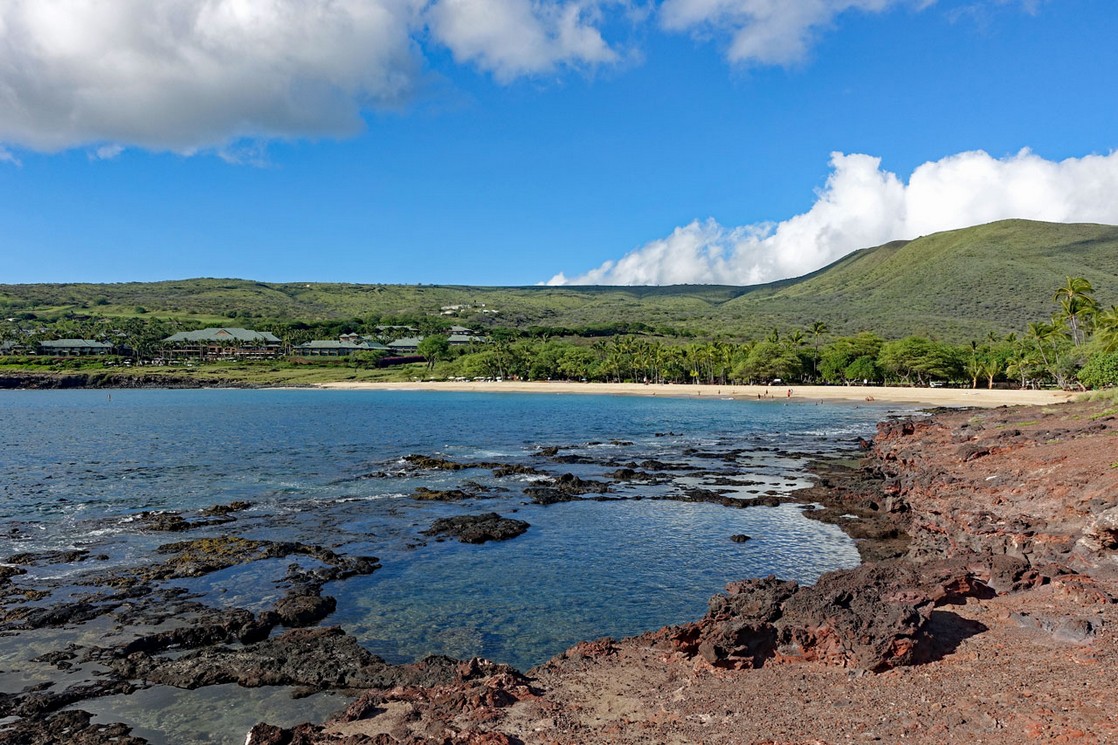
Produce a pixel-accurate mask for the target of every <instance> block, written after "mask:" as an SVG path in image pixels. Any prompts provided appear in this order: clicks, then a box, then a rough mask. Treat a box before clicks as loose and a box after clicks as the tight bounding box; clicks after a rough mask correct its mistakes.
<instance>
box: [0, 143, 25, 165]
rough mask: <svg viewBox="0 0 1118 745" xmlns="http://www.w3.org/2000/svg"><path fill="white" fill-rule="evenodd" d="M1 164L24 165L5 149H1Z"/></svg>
mask: <svg viewBox="0 0 1118 745" xmlns="http://www.w3.org/2000/svg"><path fill="white" fill-rule="evenodd" d="M0 163H11V164H12V165H15V166H21V165H23V164H22V163H21V162H20V160H19V158H17V157H16V156H14V155H12V152H11V151H10V150H8V149H7V148H5V147H0Z"/></svg>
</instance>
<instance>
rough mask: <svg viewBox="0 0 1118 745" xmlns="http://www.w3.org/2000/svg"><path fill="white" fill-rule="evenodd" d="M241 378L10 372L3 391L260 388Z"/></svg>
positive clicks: (1, 380) (0, 380) (0, 379)
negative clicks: (205, 378) (203, 378)
mask: <svg viewBox="0 0 1118 745" xmlns="http://www.w3.org/2000/svg"><path fill="white" fill-rule="evenodd" d="M258 387H259V386H256V385H251V384H246V383H244V382H242V381H237V380H223V379H207V380H200V379H198V378H197V377H194V376H191V375H189V374H187V373H183V374H143V373H125V372H113V371H110V370H103V371H93V372H83V371H79V372H67V373H56V372H6V373H0V390H58V389H75V388H95V389H101V388H107V389H135V388H174V389H185V388H258Z"/></svg>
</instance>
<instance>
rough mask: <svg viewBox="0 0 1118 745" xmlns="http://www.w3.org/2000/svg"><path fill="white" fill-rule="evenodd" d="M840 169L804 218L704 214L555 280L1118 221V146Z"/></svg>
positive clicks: (748, 266)
mask: <svg viewBox="0 0 1118 745" xmlns="http://www.w3.org/2000/svg"><path fill="white" fill-rule="evenodd" d="M831 168H832V171H831V175H830V177H829V178H828V179H827V183H826V186H825V187H824V188H823V189H822V190H821V191H820V192H819V194H818V199H817V200H816V202H815V204H814V205H813V206H812V207H811V209H810V210H808V211H807V212H805V213H803V214H801V215H796V216H795V217H792V218H790V219H788V220H785V221H783V222H780V223H763V224H757V225H748V226H744V227H737V228H727V227H724V226H722V225H719V224H718V223H717V222H715V221H714V220H708V221H706V222H698V221H695V222H692V223H691V224H689V225H686V226H684V227H680V228H676V229H675V231H673V232H672V234H671V235H669V236H668V237H666V238H662V239H659V240H655V241H652V242H651V243H648V244H647V245H644V246H642V247H640V248H638V249H636V250H634V251H632V252H630V253H629V254H627V255H626V256H624V257H623V258H621V259H619V260H617V261H607V262H606V263H604V264H602V265H601V266H600V267H598V268H596V269H593V270H591V271H589V272H587V273H585V274H583V275H580V276H577V277H574V278H568V277H566V276H565V275H564V274H557V275H556V276H554V277H552V279H551V280H550V281H549V283H548V284H614V285H658V284H679V283H687V284H695V283H714V284H731V285H751V284H758V283H762V282H771V281H775V280H778V279H785V278H788V277H796V276H800V275H803V274H807V273H808V272H812V271H814V270H816V269H819V268H821V267H823V266H826V265H827V264H829V263H831V262H833V261H836V260H838V259H840V258H842V257H843V256H845V255H846V254H848V253H850V252H851V251H854V250H856V249H859V248H866V247H869V246H876V245H880V244H882V243H887V242H888V241H891V240H897V239H902V238H915V237H917V236H921V235H927V234H929V233H934V232H938V231H942V230H953V229H956V228H963V227H968V226H971V225H978V224H981V223H987V222H992V221H994V220H1002V219H1007V218H1026V219H1032V220H1044V221H1048V222H1098V223H1118V200H1115V199H1114V198H1113V195H1114V194H1116V193H1118V152H1115V153H1111V154H1109V155H1090V156H1087V157H1084V158H1069V159H1067V160H1064V161H1059V162H1056V161H1050V160H1045V159H1044V158H1041V157H1040V156H1038V155H1035V154H1033V153H1031V152H1030V151H1028V150H1022V151H1021V152H1020V153H1017V154H1016V155H1013V156H1010V157H1007V158H1002V159H997V158H993V157H991V156H990V155H988V154H987V153H985V152H982V151H975V152H966V153H959V154H958V155H952V156H950V157H947V158H943V159H942V160H938V161H934V162H929V163H925V164H923V165H922V166H920V167H919V168H917V169H916V170H915V171H914V172H913V173H912V176H911V177H910V178H909V180H908V183H907V184H905V183H903V182H902V181H901V180H900V179H899V178H898V177H897V176H896V175H895V174H893V173H890V172H888V171H884V170H882V168H881V160H880V159H879V158H874V157H870V156H868V155H843V154H841V153H835V154H834V155H833V156H832V159H831Z"/></svg>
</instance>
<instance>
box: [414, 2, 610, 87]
mask: <svg viewBox="0 0 1118 745" xmlns="http://www.w3.org/2000/svg"><path fill="white" fill-rule="evenodd" d="M601 20H602V13H601V9H600V8H599V7H598V5H597V3H593V2H533V0H440V1H439V2H437V3H435V4H434V5H433V6H432V7H431V8H430V10H429V11H428V13H427V22H428V26H429V28H430V31H431V34H432V35H433V36H434V38H435V39H437V40H438V41H440V42H442V43H443V44H445V45H446V46H447V47H449V48H450V50H451V52H453V53H454V58H455V59H456V60H457V61H459V62H471V63H473V64H476V65H477V66H478V67H480V68H481V69H483V70H486V71H489V72H492V73H493V75H494V76H495V77H496V78H497V79H498V80H501V81H505V82H507V81H510V80H512V79H514V78H517V77H520V76H522V75H530V74H536V73H543V72H549V71H551V70H553V69H554V68H555V67H556V66H557V65H560V64H565V65H578V64H602V63H609V62H614V61H616V60H617V58H618V55H617V53H616V52H615V51H614V50H613V49H612V48H610V46H609V45H608V44H607V43H606V42H605V40H604V39H603V38H602V34H601V31H600V30H599V29H598V27H597V25H596V24H598V23H600V22H601Z"/></svg>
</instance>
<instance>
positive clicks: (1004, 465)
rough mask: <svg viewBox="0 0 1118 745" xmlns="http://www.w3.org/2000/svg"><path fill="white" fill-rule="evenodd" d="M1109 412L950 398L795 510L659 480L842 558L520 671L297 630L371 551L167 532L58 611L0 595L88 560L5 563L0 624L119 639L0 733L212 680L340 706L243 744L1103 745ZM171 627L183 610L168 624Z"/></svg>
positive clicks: (552, 458)
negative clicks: (93, 625)
mask: <svg viewBox="0 0 1118 745" xmlns="http://www.w3.org/2000/svg"><path fill="white" fill-rule="evenodd" d="M1108 406H1109V405H1108V404H1106V403H1083V404H1065V405H1060V406H1052V407H1046V408H1032V409H1026V408H1014V409H997V410H983V411H978V410H970V411H959V410H951V411H940V412H937V413H935V415H934V416H932V417H930V418H917V419H912V420H903V421H892V422H886V423H883V424H882V425H880V426H879V431H878V434H877V436H876V438H875V440H874V442H873V443H868V442H867V443H863V445H864V450H865V458H864V460H863V461H862V463H861V464H860V466H858V467H856V468H852V467H851V466H850V465H849V464H846V463H842V462H836V461H826V462H820V463H816V464H815V466H814V468H813V470H814V471H815V473H816V476H817V482H816V484H815V485H814V486H812V487H810V488H809V489H804V490H800V491H797V492H795V497H794V498H789V497H777V496H766V495H765V494H764V493H763V492H761V491H760V490H758V493H757V494H756V495H755V496H754V498H752V499H750V500H748V501H746V500H733V499H732V498H730V497H727V496H725V494H723V493H720V492H719V491H718V486H717V485H713V484H712V486H710V487H709V488H697V489H691V490H684V491H682V492H679V493H678V494H675V495H673V496H672V497H670V498H673V499H679V500H681V501H710V502H716V503H719V504H728V505H729V506H735V507H742V506H750V505H754V506H757V505H762V506H771V505H773V504H780V503H784V502H787V501H794V502H799V503H817V504H820V505H822V508H821V509H809V510H805V513H804V514H805V515H806V516H808V517H811V518H814V519H820V520H824V521H827V522H831V523H834V524H837V525H840V526H842V527H843V529H844V530H846V531H847V532H848V533H849V534H850V535H851V536H853V537H854V538H855V539H856V540H857V541H858V548H859V550H860V553H861V555H862V558H863V560H864V562H865V563H864V564H863V565H861V566H860V567H858V568H856V569H852V570H845V571H839V572H833V573H831V574H828V575H824V577H823V578H821V579H820V580H819V582H817V583H816V584H815V585H814V586H810V587H801V586H799V585H797V584H796V583H794V582H784V581H780V580H777V579H775V578H767V579H758V580H747V581H743V582H735V583H732V584H731V585H730V586H729V587H728V588H727V593H726V594H724V595H719V596H716V597H715V598H713V599H712V600H711V604H710V610H709V612H708V613H707V615H706V616H704V617H703V618H702V619H700V620H698V621H696V622H694V623H690V624H685V625H682V626H678V627H671V628H665V629H661V630H658V631H655V632H650V633H648V634H643V635H641V636H638V637H633V638H629V639H624V640H620V641H615V640H608V639H607V640H599V641H596V642H585V643H582V644H579V645H576V646H575V647H573V648H572V649H570V650H568V651H567V652H566V653H564V654H562V655H559V656H557V657H556V658H554V659H552V660H551V661H549V662H547V663H545V664H543V665H541V666H539V667H537V668H533V669H532V670H529V671H527V673H521V672H518V671H516V670H513V669H511V668H509V667H506V666H502V665H494V664H492V663H489V662H486V661H484V660H476V659H475V660H470V661H464V662H459V661H455V660H450V659H447V658H442V657H433V658H428V659H426V660H423V661H421V662H418V663H415V664H412V665H390V664H388V663H385V662H384V661H383V660H381V659H379V658H377V657H375V656H373V655H371V654H370V653H368V652H367V651H366V650H364V649H362V648H361V647H360V645H359V644H357V641H356V639H354V638H353V637H352V636H349V635H347V634H345V633H344V632H342V631H341V630H340V629H336V628H331V627H321V626H318V625H317V624H319V623H321V622H323V621H324V620H326V619H328V617H329V615H330V613H332V612H333V610H334V605H333V598H330V597H328V596H325V595H324V594H323V589H324V586H325V585H326V583H327V582H330V581H333V580H338V579H344V578H345V577H350V576H357V575H360V574H368V573H370V572H373V571H375V570H376V569H377V568H378V566H379V564H378V563H377V560H376V559H375V558H373V557H368V556H341V555H338V554H336V553H334V552H333V551H331V550H330V549H328V548H325V547H322V546H312V545H305V544H298V543H282V542H274V541H262V540H247V539H244V538H240V537H238V536H236V535H235V533H230V534H229V535H228V536H226V537H224V538H220V539H212V538H206V539H194V540H186V541H177V542H173V543H168V544H164V545H163V546H162V547H161V548H160V549H159V557H158V560H157V561H155V562H154V563H151V564H149V565H147V566H146V567H145V568H144V569H143V570H142V571H139V572H127V573H120V572H116V573H113V572H107V573H105V575H104V577H103V581H102V582H101V583H100V587H101V588H102V589H101V590H100V591H99V592H97V593H92V594H89V595H87V596H85V597H81V598H77V599H76V600H74V601H73V602H68V603H64V604H60V605H49V604H48V605H44V604H42V603H41V602H37V601H36V599H35V598H33V597H30V596H29V595H28V593H32V594H34V593H35V592H36V591H35V590H32V589H29V588H28V587H25V586H23V585H21V584H20V582H19V577H20V576H21V574H22V573H23V572H24V571H25V570H23V569H22V566H36V565H37V566H43V565H49V564H51V563H58V562H65V563H75V562H83V561H96V560H97V559H98V557H93V556H84V555H83V556H76V555H75V556H71V555H66V556H30V555H28V556H22V557H20V556H17V557H9V558H8V559H7V560H6V561H7V564H8V566H0V600H2V601H3V602H4V610H5V615H4V618H3V619H2V620H3V626H2V627H0V629H2V630H4V631H5V633H18V632H19V631H20V630H24V629H50V628H60V627H70V626H72V625H73V624H79V623H82V622H85V621H91V620H94V619H99V618H102V617H108V614H110V613H111V614H112V617H113V618H114V619H115V621H114V622H115V623H117V624H118V628H120V627H122V626H123V627H125V628H127V629H128V632H127V634H126V639H125V640H123V641H121V642H119V643H116V644H113V645H106V646H96V645H95V646H84V647H83V646H78V645H71V646H68V647H66V648H63V649H57V650H55V651H53V652H51V653H49V657H50V659H49V660H44V661H45V662H49V663H50V664H52V665H55V666H57V667H58V668H59V669H63V670H66V669H77V668H79V667H81V666H83V665H85V666H90V667H92V668H96V671H95V672H94V673H93V674H92V676H91V677H90V678H89V680H88V681H87V682H85V683H82V684H77V685H71V686H69V687H65V688H61V687H59V686H49V685H47V686H43V687H40V688H39V689H38V690H36V689H30V690H24V691H22V692H21V693H18V694H9V695H0V742H3V743H21V744H22V743H33V744H38V743H51V742H75V743H88V744H90V745H93V744H95V743H108V742H113V743H126V744H127V745H139V743H142V742H144V741H143V740H141V739H139V738H136V737H133V736H131V735H130V733H129V730H128V728H127V727H125V726H124V725H119V724H117V725H105V724H95V723H92V721H91V717H90V716H89V715H88V714H85V713H84V712H81V711H74V710H71V709H67V708H66V707H69V706H72V705H73V704H76V703H79V702H81V701H83V700H86V699H90V698H94V697H98V696H103V695H109V694H113V693H128V692H131V691H134V690H136V688H137V686H138V685H145V686H146V685H152V684H164V685H172V686H176V687H180V688H196V687H201V686H211V685H219V684H225V683H236V684H239V685H242V686H261V685H284V686H294V687H296V691H297V692H298V691H301V692H303V694H302V695H306V694H310V693H313V692H316V691H322V690H337V691H345V692H348V693H349V694H351V695H352V696H353V702H352V704H351V705H350V706H349V707H348V708H346V709H345V711H343V712H340V713H339V714H338V715H336V716H335V717H333V718H332V719H331V720H330V721H328V722H326V723H325V724H305V725H300V726H298V727H294V728H286V729H285V728H282V727H276V726H272V725H269V724H263V723H262V724H259V725H257V726H256V727H255V728H254V729H253V731H252V733H251V735H250V736H249V739H248V742H249V743H255V744H257V745H259V744H260V743H285V744H286V743H302V744H304V745H314V744H318V743H332V744H340V743H347V744H350V743H385V744H387V743H428V742H439V743H541V744H542V743H549V744H550V743H572V744H573V743H598V742H617V743H628V742H632V743H637V742H664V743H671V742H680V743H684V742H726V743H745V742H751V743H778V742H779V743H800V742H803V743H820V742H824V743H830V742H840V741H847V740H849V739H851V738H864V739H866V740H875V739H876V740H884V741H897V740H899V739H900V738H902V737H904V738H906V739H908V740H912V741H917V742H921V741H924V742H967V743H970V742H972V741H976V740H977V741H983V742H1007V743H1009V742H1014V743H1016V742H1023V741H1027V740H1028V739H1029V738H1034V739H1050V740H1051V739H1056V738H1060V737H1063V738H1064V739H1063V740H1062V741H1067V742H1084V743H1090V742H1107V741H1111V740H1112V739H1115V738H1118V729H1116V727H1115V721H1114V718H1113V715H1112V714H1111V713H1110V708H1109V693H1110V691H1112V690H1113V686H1114V685H1115V684H1116V683H1118V679H1116V676H1115V673H1114V672H1113V671H1114V669H1115V666H1114V663H1115V662H1118V651H1116V646H1115V633H1114V630H1115V628H1116V627H1115V625H1114V624H1115V623H1116V622H1118V613H1116V612H1115V609H1114V599H1115V597H1118V562H1116V559H1115V557H1116V555H1118V554H1116V553H1115V552H1116V549H1118V462H1115V461H1114V459H1115V458H1118V447H1116V446H1118V409H1115V408H1113V407H1111V408H1107V407H1108ZM619 445H621V443H619ZM691 455H692V456H696V457H700V458H701V457H705V456H706V455H707V454H704V453H691ZM709 455H710V457H712V458H727V457H729V455H730V454H727V453H721V454H719V453H711V454H709ZM539 456H540V457H541V458H543V459H546V460H547V461H549V462H551V463H554V464H563V463H566V462H570V463H576V462H577V460H571V459H577V458H578V457H580V456H574V455H566V454H564V453H563V452H562V449H561V448H543V449H541V451H540V454H539ZM406 464H407V465H406V467H407V468H411V469H437V470H448V471H454V470H465V469H468V468H479V467H480V468H488V469H490V470H492V471H493V473H494V474H495V475H501V474H503V473H505V472H506V470H507V469H508V468H510V466H508V465H507V464H501V463H482V464H478V463H467V464H462V463H455V462H452V461H447V460H443V459H437V458H432V457H429V456H412V457H410V458H408V459H406ZM598 465H609V467H611V468H614V469H615V470H613V471H611V472H610V473H609V474H608V477H609V478H610V479H612V480H613V482H612V483H620V482H633V483H654V482H655V481H656V480H657V479H662V478H664V477H665V475H666V474H669V473H671V472H672V468H673V464H671V463H661V462H652V461H646V462H627V461H624V460H623V459H618V460H617V462H616V463H609V464H598ZM514 472H515V473H518V474H521V475H523V474H525V473H528V472H531V475H533V476H534V477H538V478H539V481H538V483H536V484H535V485H534V486H533V487H531V490H528V489H526V490H525V496H526V497H528V498H529V499H531V500H532V501H534V502H536V503H537V504H545V505H546V504H551V503H554V502H556V501H569V500H573V499H595V500H615V499H619V497H618V495H616V494H612V493H611V482H606V481H595V480H588V479H580V478H578V477H577V476H573V475H571V474H562V475H551V476H546V477H545V476H544V472H543V471H534V470H533V469H531V468H527V469H526V467H525V466H515V468H514ZM510 473H511V472H510ZM376 476H377V474H370V476H369V477H373V478H375V477H376ZM720 478H723V479H724V480H726V487H727V488H731V489H732V488H737V489H741V488H742V487H743V483H742V482H740V480H739V479H735V478H732V477H720ZM715 480H717V479H715ZM708 483H709V482H708ZM462 486H463V487H464V488H463V489H457V490H447V491H445V492H435V491H430V490H428V491H429V493H427V494H417V495H415V496H416V497H417V498H420V499H437V500H443V501H457V500H459V499H466V498H472V497H476V496H477V492H476V491H475V490H474V487H471V486H470V482H464V483H463V484H462ZM475 486H476V485H475ZM457 492H462V493H461V495H459V494H458V493H457ZM731 503H732V504H731ZM247 507H248V505H247V504H244V503H236V504H231V505H215V506H214V507H212V508H210V509H208V510H203V511H200V512H199V514H198V515H196V516H191V518H190V519H188V518H187V517H184V516H182V515H169V514H167V513H157V514H152V515H146V516H140V519H138V520H137V526H138V528H139V529H141V530H145V531H150V532H157V533H159V532H176V533H177V532H183V531H189V530H192V529H194V528H196V527H199V526H204V525H213V524H216V523H218V522H222V523H225V522H229V523H232V526H231V529H234V528H235V527H236V520H237V519H238V513H239V512H241V511H242V510H244V509H246V508H247ZM464 517H466V518H469V519H466V520H457V521H451V522H448V523H445V524H440V525H433V526H432V528H431V530H432V531H433V532H432V534H433V535H448V536H454V537H457V538H458V539H460V540H491V539H510V538H515V536H516V535H519V534H520V533H521V532H523V531H524V530H527V529H528V526H527V524H526V523H523V522H521V521H515V520H510V519H508V518H502V517H500V516H499V515H497V514H495V513H487V514H482V515H470V516H464ZM739 537H741V538H745V537H744V536H734V537H733V538H734V539H737V538H739ZM730 539H731V537H730V536H727V540H730ZM262 558H271V559H285V560H293V561H294V563H292V564H291V565H290V567H289V568H288V571H287V574H286V576H284V577H283V578H282V579H281V580H280V581H279V583H278V585H277V590H278V596H277V599H276V601H275V602H274V603H273V604H272V606H271V607H270V608H268V609H266V610H263V611H258V612H255V613H253V612H249V611H247V610H243V609H238V608H227V609H224V610H218V609H214V608H211V607H207V606H204V605H202V604H200V603H198V602H196V601H195V600H194V599H192V598H190V597H188V596H186V594H185V593H184V592H182V591H181V590H176V589H174V588H167V587H164V586H162V585H159V584H157V583H158V582H161V581H162V580H165V579H168V578H175V577H197V576H202V575H205V574H208V573H211V572H215V571H220V570H222V569H223V568H228V567H232V566H236V565H240V564H244V563H247V562H252V561H256V560H258V559H262ZM308 562H310V563H313V564H314V565H315V566H311V565H310V563H308ZM176 618H178V619H182V618H191V619H192V621H191V622H190V623H189V624H188V625H186V626H183V625H181V624H174V623H169V621H171V620H172V619H176ZM964 692H965V695H964ZM1007 697H1008V698H1007ZM991 702H993V703H991ZM805 706H810V708H811V712H812V715H811V716H804V715H803V711H802V709H803V707H805Z"/></svg>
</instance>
